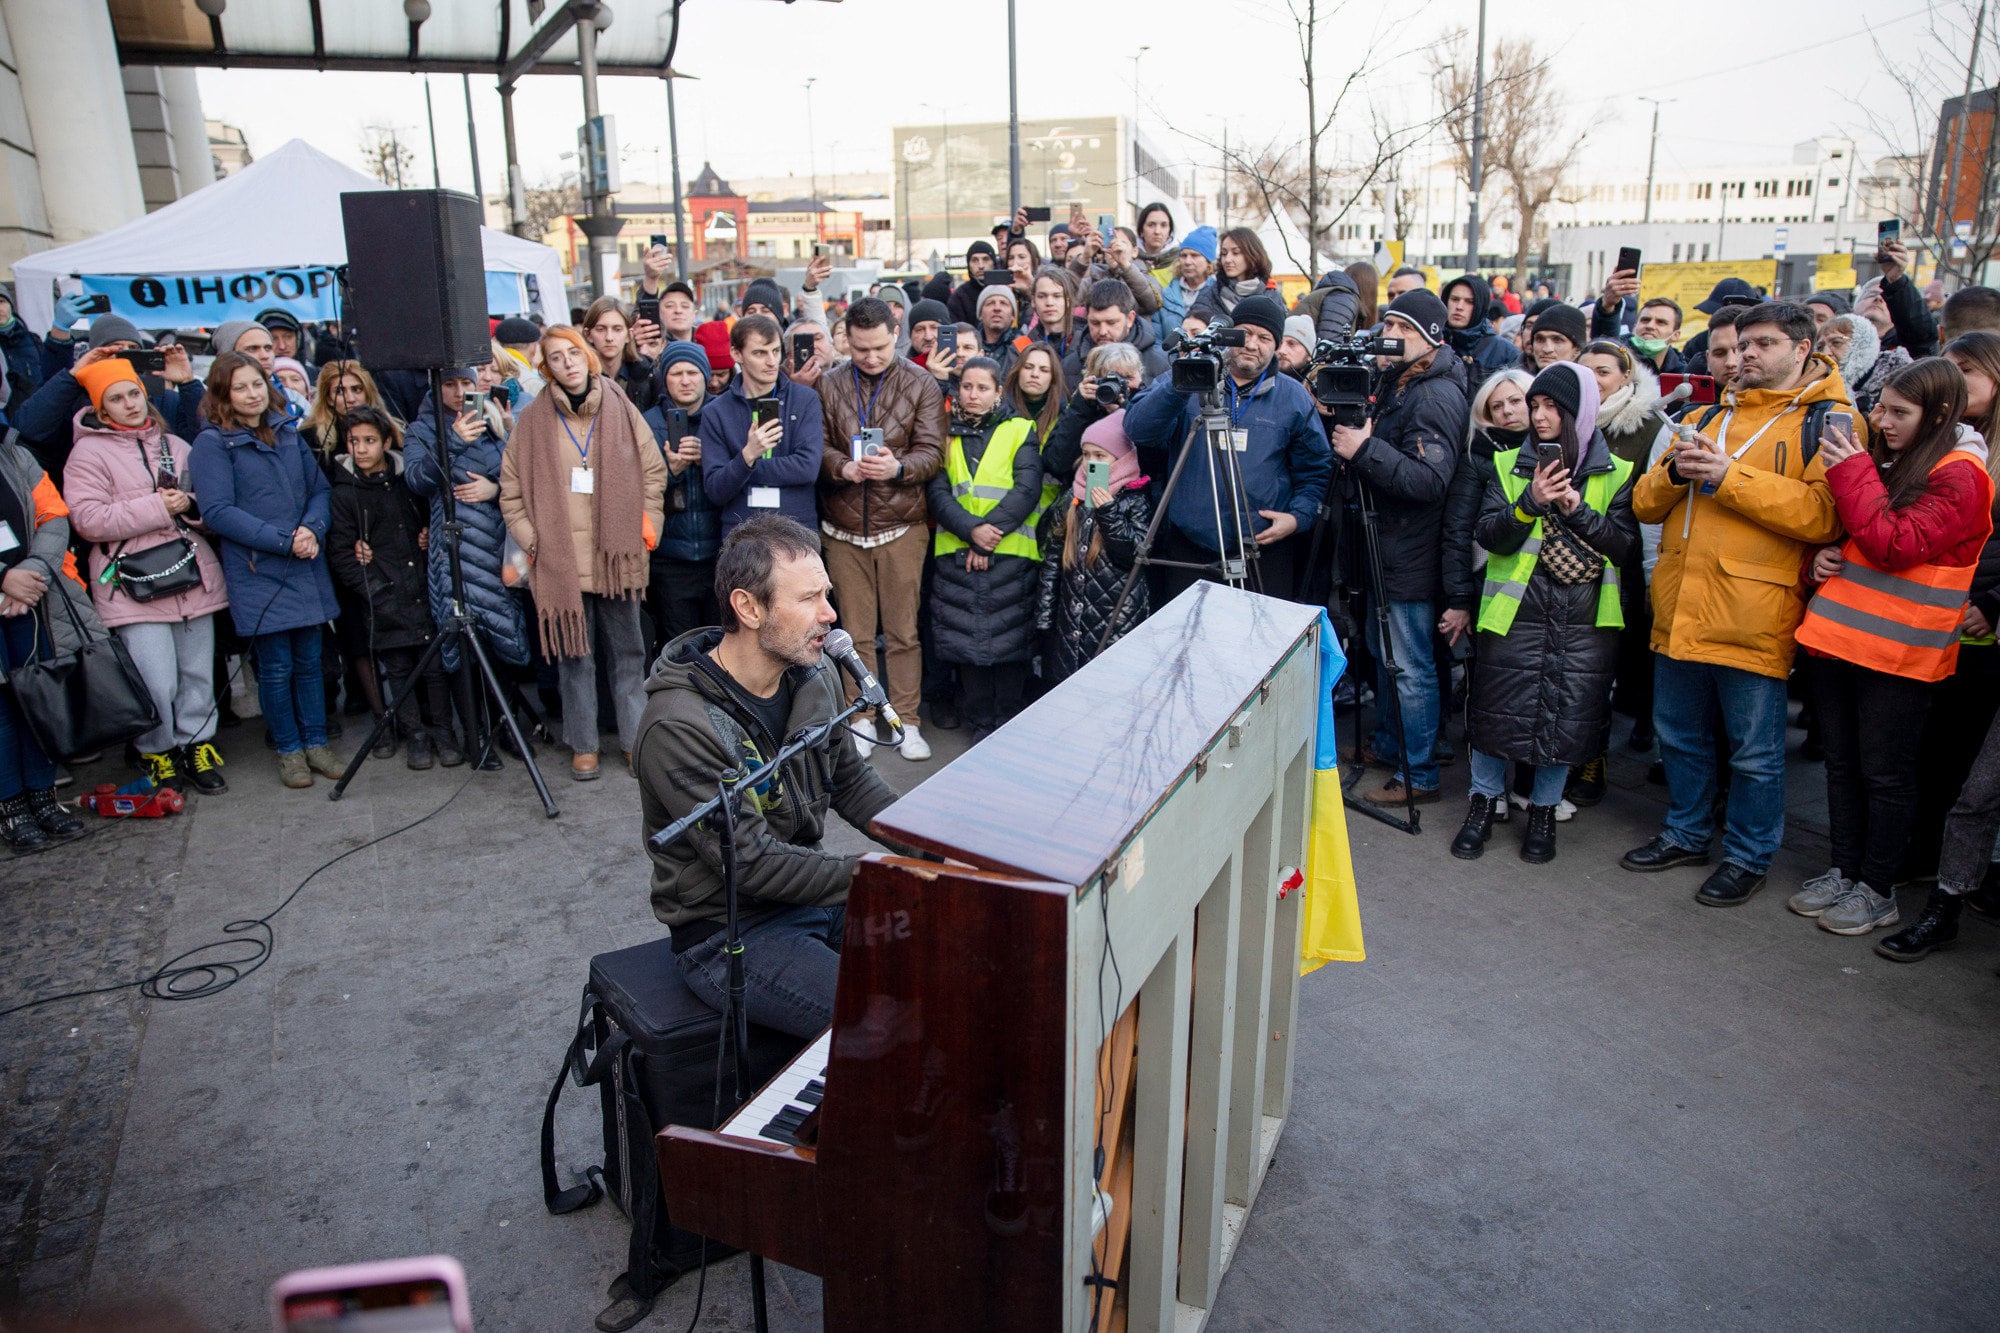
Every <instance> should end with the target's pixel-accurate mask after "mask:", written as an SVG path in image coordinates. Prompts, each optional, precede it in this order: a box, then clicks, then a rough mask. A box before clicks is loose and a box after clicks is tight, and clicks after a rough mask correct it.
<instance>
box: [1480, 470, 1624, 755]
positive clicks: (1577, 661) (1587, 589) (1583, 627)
mask: <svg viewBox="0 0 2000 1333" xmlns="http://www.w3.org/2000/svg"><path fill="white" fill-rule="evenodd" d="M1611 465H1612V464H1611V448H1610V446H1609V445H1607V444H1606V443H1605V442H1604V436H1603V435H1602V434H1601V433H1598V432H1595V431H1593V432H1592V434H1591V439H1590V448H1589V450H1588V451H1587V452H1586V454H1585V456H1584V464H1583V468H1582V469H1581V471H1582V476H1580V477H1578V479H1577V480H1578V482H1579V483H1581V482H1582V481H1583V480H1584V479H1585V478H1587V477H1590V476H1593V475H1595V474H1597V473H1600V472H1607V471H1609V470H1610V469H1611ZM1514 475H1516V476H1526V477H1532V476H1533V475H1534V465H1533V456H1532V455H1531V454H1527V453H1523V454H1522V455H1520V456H1519V458H1518V459H1517V461H1516V464H1515V467H1514ZM1637 475H1638V474H1637V472H1636V471H1635V472H1634V473H1633V476H1637ZM1486 478H1487V480H1486V487H1485V492H1484V496H1485V498H1484V500H1483V501H1482V502H1481V504H1480V508H1479V526H1478V529H1477V531H1476V533H1475V535H1476V536H1477V538H1478V540H1479V544H1480V545H1481V546H1484V547H1485V548H1486V549H1487V550H1489V551H1494V552H1499V553H1512V552H1514V551H1518V550H1520V549H1521V543H1523V542H1525V541H1526V540H1527V539H1528V535H1529V533H1530V532H1531V531H1532V525H1530V524H1527V523H1523V522H1521V520H1520V517H1519V516H1518V515H1517V514H1515V512H1514V504H1513V502H1511V501H1509V500H1508V499H1507V493H1506V491H1504V490H1502V489H1501V486H1500V474H1499V473H1498V472H1497V471H1496V470H1494V469H1492V468H1488V469H1487V472H1486ZM1579 489H1580V487H1579ZM1522 499H1523V504H1524V505H1525V506H1526V507H1529V508H1531V509H1532V508H1533V504H1534V501H1533V498H1532V496H1531V495H1525V494H1524V495H1523V497H1522ZM1562 521H1563V523H1564V524H1565V525H1566V526H1567V527H1568V528H1569V530H1570V531H1571V532H1573V533H1575V534H1576V535H1577V536H1578V537H1581V538H1582V539H1583V540H1584V542H1585V543H1587V544H1588V545H1589V546H1590V547H1592V548H1593V549H1594V550H1596V551H1597V552H1598V553H1599V554H1600V555H1602V556H1603V557H1604V558H1605V559H1606V560H1608V561H1610V562H1611V564H1612V565H1614V566H1625V565H1629V564H1631V563H1632V561H1633V558H1634V556H1635V555H1636V554H1637V552H1638V550H1639V523H1638V520H1637V519H1635V518H1633V516H1632V478H1631V477H1628V478H1626V481H1625V484H1624V485H1623V486H1621V487H1619V488H1618V493H1617V494H1616V495H1614V496H1613V497H1612V499H1611V507H1610V510H1609V512H1608V513H1604V514H1599V513H1597V512H1595V511H1594V510H1592V509H1591V508H1590V507H1589V506H1588V505H1579V506H1577V509H1576V512H1575V513H1573V514H1565V515H1563V519H1562ZM1597 597H1598V585H1597V584H1596V583H1578V584H1570V585H1564V584H1560V583H1557V582H1556V581H1555V580H1553V579H1551V578H1550V577H1549V576H1548V567H1547V566H1546V565H1544V564H1540V563H1537V564H1536V566H1535V572H1534V573H1533V575H1532V576H1530V578H1529V579H1528V589H1527V592H1526V593H1525V594H1524V595H1523V596H1522V598H1521V607H1520V610H1519V611H1518V612H1516V613H1515V616H1514V624H1513V626H1512V628H1511V629H1509V630H1508V632H1507V633H1506V634H1504V635H1502V634H1495V633H1492V632H1490V631H1486V630H1481V631H1480V632H1479V633H1477V634H1475V635H1474V636H1473V646H1474V651H1475V652H1476V653H1477V654H1478V658H1477V661H1478V667H1477V669H1476V670H1475V671H1474V672H1473V676H1472V700H1471V706H1470V708H1469V709H1468V723H1469V727H1468V734H1469V737H1470V739H1471V742H1472V747H1473V748H1474V749H1476V750H1478V751H1479V752H1480V753H1482V754H1489V755H1493V756H1495V757H1497V758H1501V759H1513V760H1518V761H1520V762H1522V763H1527V764H1534V765H1535V766H1537V767H1540V766H1541V765H1543V764H1571V765H1574V764H1583V763H1588V762H1589V761H1590V760H1592V759H1595V758H1597V756H1598V755H1600V754H1603V753H1604V744H1605V739H1606V737H1607V736H1608V734H1609V732H1610V727H1611V682H1612V678H1613V677H1614V676H1615V675H1616V674H1617V667H1618V632H1617V631H1616V630H1612V629H1599V628H1598V627H1597Z"/></svg>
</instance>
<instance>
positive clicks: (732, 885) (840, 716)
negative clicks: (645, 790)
mask: <svg viewBox="0 0 2000 1333" xmlns="http://www.w3.org/2000/svg"><path fill="white" fill-rule="evenodd" d="M869 707H873V704H872V703H871V702H870V701H869V699H868V698H867V697H866V696H865V695H864V696H863V697H861V698H858V699H856V700H855V701H854V702H853V703H851V704H849V705H848V706H847V707H846V708H843V709H842V710H841V711H840V712H838V713H835V714H834V715H833V716H832V717H830V718H828V719H827V720H826V721H824V722H819V723H815V724H814V725H812V726H810V727H806V728H804V729H803V730H801V731H799V732H798V733H796V734H795V735H794V736H793V737H792V738H791V739H790V740H788V741H786V742H785V743H784V744H782V745H780V746H779V747H778V752H777V753H776V754H774V755H772V756H771V757H770V758H769V759H767V760H766V761H764V762H763V763H762V764H760V765H758V766H757V767H756V768H753V769H751V770H750V771H749V772H747V773H745V772H742V771H741V770H738V769H730V770H729V771H728V772H726V773H724V774H723V775H722V776H721V778H720V779H718V785H717V789H716V793H715V795H714V796H712V797H710V798H709V799H708V800H706V801H703V802H702V803H701V804H700V805H698V806H696V807H695V808H694V809H693V810H691V811H689V812H688V813H687V814H686V815H684V816H682V817H681V818H679V819H677V820H675V821H674V822H673V823H671V824H669V825H667V826H666V827H665V828H663V829H661V830H660V831H659V832H658V833H655V834H653V835H652V836H651V837H649V838H647V839H646V845H647V846H648V847H650V848H652V849H653V850H654V851H656V852H657V851H664V850H666V849H667V848H668V847H671V846H673V845H674V844H675V843H676V842H679V841H680V840H681V839H683V838H685V837H686V836H687V835H688V834H689V833H691V832H693V831H694V830H695V828H696V827H697V826H699V825H701V824H703V823H709V822H711V821H712V827H713V828H714V830H715V832H717V833H719V834H720V835H721V837H722V910H723V931H724V934H723V946H722V955H723V957H724V958H725V959H726V960H727V961H728V969H729V978H728V983H727V985H728V1009H727V1012H726V1013H725V1014H724V1015H723V1025H724V1028H725V1030H726V1031H727V1032H728V1033H729V1040H730V1043H731V1045H733V1046H734V1047H735V1048H736V1058H735V1081H736V1105H737V1106H741V1105H743V1104H744V1103H745V1102H747V1101H749V1100H750V1014H749V1011H748V1010H747V1009H746V1008H745V1007H744V1003H743V992H744V984H743V936H742V932H741V930H740V924H741V923H740V918H739V912H738V898H737V891H736V821H737V819H738V817H739V811H738V805H739V803H740V802H741V801H742V799H743V796H742V794H743V792H745V791H746V790H750V789H753V788H755V787H756V786H757V785H758V784H760V783H762V782H763V781H764V780H765V779H766V778H768V777H770V776H771V775H772V774H773V773H776V772H777V771H778V769H779V768H781V767H782V766H783V765H784V764H785V763H786V761H788V760H790V759H792V758H794V757H795V756H797V755H800V754H803V753H805V752H806V751H807V750H814V749H818V748H819V747H820V746H821V745H824V744H825V743H826V741H827V739H828V738H829V737H830V736H832V735H833V734H834V732H835V731H836V730H839V729H842V728H844V727H845V726H846V723H847V720H848V719H849V718H851V717H853V716H854V715H855V714H857V713H859V712H861V710H863V709H864V708H869ZM850 729H851V728H850ZM750 1309H751V1315H752V1318H753V1320H754V1322H755V1325H756V1328H757V1333H766V1330H768V1328H769V1327H770V1325H769V1323H768V1321H767V1318H766V1315H765V1308H764V1256H763V1255H761V1254H755V1253H753V1254H751V1256H750Z"/></svg>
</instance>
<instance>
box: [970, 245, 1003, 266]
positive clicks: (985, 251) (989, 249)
mask: <svg viewBox="0 0 2000 1333" xmlns="http://www.w3.org/2000/svg"><path fill="white" fill-rule="evenodd" d="M974 255H985V256H986V257H987V258H988V259H991V260H995V261H998V259H999V258H1000V256H998V255H996V254H994V253H993V243H992V242H991V241H974V242H973V243H972V244H971V245H968V246H966V247H965V259H966V262H967V263H970V262H972V257H973V256H974Z"/></svg>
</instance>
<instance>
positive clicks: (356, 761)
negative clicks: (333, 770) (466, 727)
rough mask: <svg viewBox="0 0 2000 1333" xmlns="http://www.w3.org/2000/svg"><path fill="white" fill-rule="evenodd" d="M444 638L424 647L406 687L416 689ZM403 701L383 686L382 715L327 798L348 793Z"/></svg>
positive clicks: (442, 648)
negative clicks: (348, 785) (391, 696)
mask: <svg viewBox="0 0 2000 1333" xmlns="http://www.w3.org/2000/svg"><path fill="white" fill-rule="evenodd" d="M444 638H445V636H444V635H442V634H440V635H438V636H437V637H436V638H435V639H432V640H431V644H430V647H428V648H426V649H424V655H423V656H422V657H419V658H418V659H417V665H416V669H415V670H413V671H411V672H410V680H409V684H408V686H406V687H405V688H406V689H415V688H416V683H417V681H418V680H419V679H420V678H422V676H423V674H424V670H425V668H427V667H428V666H430V664H431V661H432V659H433V658H435V657H437V656H438V654H439V653H441V652H443V651H444ZM401 702H402V700H400V699H392V698H390V697H389V692H388V687H387V686H386V685H385V686H384V687H383V694H382V713H381V716H379V717H377V718H376V719H375V725H374V726H373V727H370V728H369V729H368V739H366V740H364V741H362V742H361V748H360V749H358V750H356V751H355V752H354V757H353V758H352V759H349V760H348V761H347V768H346V770H345V771H343V772H342V773H341V775H340V778H339V780H338V781H336V782H335V783H334V784H333V790H332V791H330V792H328V793H327V797H326V799H327V800H329V801H337V800H339V799H340V798H341V797H342V796H345V795H346V794H347V784H348V783H350V782H352V781H354V775H355V774H356V773H359V772H360V771H361V766H362V765H363V764H365V763H367V762H368V756H369V753H370V752H371V751H372V750H374V748H375V742H376V741H378V740H380V739H381V737H382V728H384V727H386V726H388V725H389V724H390V722H391V720H392V719H393V718H394V717H395V716H396V705H397V704H399V703H401Z"/></svg>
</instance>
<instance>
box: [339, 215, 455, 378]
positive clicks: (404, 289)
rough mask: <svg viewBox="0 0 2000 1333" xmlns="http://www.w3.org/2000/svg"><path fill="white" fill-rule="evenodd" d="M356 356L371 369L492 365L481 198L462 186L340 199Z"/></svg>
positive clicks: (439, 368)
mask: <svg viewBox="0 0 2000 1333" xmlns="http://www.w3.org/2000/svg"><path fill="white" fill-rule="evenodd" d="M340 218H341V223H342V225H343V226H344V227H345V228H346V231H347V277H348V282H349V284H350V285H351V287H352V288H353V292H354V300H353V304H352V305H351V306H350V307H349V308H348V311H347V316H348V319H349V320H350V322H351V323H352V325H353V327H352V328H351V329H349V330H348V333H349V335H350V336H351V337H352V338H353V339H354V351H355V355H356V356H357V357H358V358H359V359H360V360H361V362H362V364H364V365H366V366H368V367H369V368H370V369H373V370H442V369H444V368H446V367H449V366H465V365H478V364H481V363H483V362H487V361H491V360H492V359H493V350H492V348H493V344H492V339H491V337H490V336H489V335H488V332H487V322H486V262H485V259H484V258H483V256H482V254H481V250H480V244H479V202H478V201H477V200H476V199H474V198H473V197H472V196H471V195H469V194H460V193H458V192H457V191H456V190H359V191H356V192H354V193H352V194H343V195H341V196H340Z"/></svg>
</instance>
